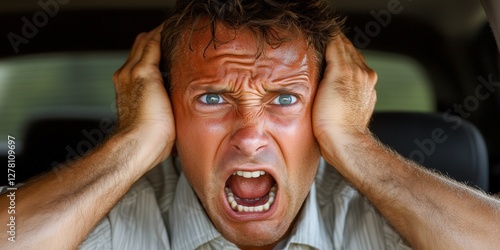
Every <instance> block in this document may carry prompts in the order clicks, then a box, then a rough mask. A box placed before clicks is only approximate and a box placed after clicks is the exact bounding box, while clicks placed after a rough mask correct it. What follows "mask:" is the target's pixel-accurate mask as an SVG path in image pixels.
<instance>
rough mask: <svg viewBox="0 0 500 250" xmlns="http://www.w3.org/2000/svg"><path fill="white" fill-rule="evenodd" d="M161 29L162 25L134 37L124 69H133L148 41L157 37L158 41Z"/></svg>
mask: <svg viewBox="0 0 500 250" xmlns="http://www.w3.org/2000/svg"><path fill="white" fill-rule="evenodd" d="M162 29H163V24H161V25H160V26H158V27H156V28H155V29H153V30H151V31H150V32H147V33H146V32H145V33H141V34H139V35H138V36H137V37H136V40H135V42H134V45H133V46H132V50H131V52H130V55H129V57H128V59H127V61H126V63H125V65H124V68H130V67H133V66H134V65H135V64H137V62H138V61H139V60H140V59H141V58H142V54H143V52H144V47H145V46H146V44H147V43H148V42H149V41H150V40H152V39H154V38H155V36H158V41H159V36H160V34H161V31H162ZM127 66H128V67H127Z"/></svg>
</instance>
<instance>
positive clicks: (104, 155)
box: [0, 133, 157, 249]
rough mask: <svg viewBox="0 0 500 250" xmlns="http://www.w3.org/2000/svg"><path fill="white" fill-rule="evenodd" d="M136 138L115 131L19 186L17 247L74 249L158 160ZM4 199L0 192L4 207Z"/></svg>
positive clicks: (2, 219) (3, 218) (17, 195)
mask: <svg viewBox="0 0 500 250" xmlns="http://www.w3.org/2000/svg"><path fill="white" fill-rule="evenodd" d="M137 138H141V137H140V136H139V135H138V134H132V133H127V134H118V135H116V136H114V137H111V138H109V139H108V140H107V141H106V142H105V143H103V144H102V145H101V146H99V147H98V148H96V149H95V150H94V151H93V152H92V153H90V154H88V155H87V156H85V157H83V158H81V159H79V160H77V161H75V162H71V163H67V165H63V166H60V167H58V168H57V169H56V171H52V172H50V173H48V174H45V175H43V176H41V177H39V178H37V179H36V180H34V181H32V182H31V183H28V184H27V185H25V186H23V187H21V188H19V189H18V190H17V192H16V199H17V200H16V203H17V204H16V224H17V226H16V236H17V237H16V243H15V244H16V246H20V247H24V248H26V249H32V248H40V249H74V248H76V247H77V246H78V245H79V244H80V242H81V241H82V240H83V239H84V238H85V236H86V235H87V234H88V233H89V232H90V231H91V230H92V228H93V227H94V226H95V225H96V224H97V223H98V222H99V221H100V220H101V218H102V217H103V216H104V215H105V214H106V213H107V212H108V211H109V210H110V209H111V208H112V207H113V206H114V204H115V203H116V202H118V200H119V199H120V198H121V197H122V196H123V195H124V194H125V193H126V192H127V190H128V189H129V188H130V186H131V185H132V184H133V183H134V182H135V181H136V180H137V179H138V178H139V177H140V176H142V175H143V174H144V173H145V172H146V171H147V170H149V169H150V168H151V167H152V165H154V164H156V163H157V160H155V159H149V158H148V153H151V154H153V155H154V153H155V152H152V150H151V149H147V148H141V146H142V145H141V141H139V139H137ZM145 139H147V138H145ZM6 198H7V197H6V195H3V196H2V197H1V199H2V200H1V201H0V202H1V205H0V207H1V208H2V209H6V208H7V207H8V200H7V199H6ZM1 216H2V218H1V221H8V219H7V217H6V216H8V214H7V212H6V211H4V212H2V213H1ZM8 243H10V242H9V241H7V240H5V241H1V242H0V244H8ZM0 248H1V247H0Z"/></svg>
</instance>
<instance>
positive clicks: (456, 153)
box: [371, 112, 489, 191]
mask: <svg viewBox="0 0 500 250" xmlns="http://www.w3.org/2000/svg"><path fill="white" fill-rule="evenodd" d="M371 130H372V132H373V133H374V134H375V135H376V136H377V137H378V138H379V139H380V141H382V142H383V143H384V144H386V145H388V146H390V147H391V148H393V149H395V150H396V151H397V152H398V153H399V154H401V155H403V156H404V157H406V158H409V159H411V160H413V161H415V162H417V163H420V164H421V165H423V166H425V167H427V168H431V169H436V170H438V171H439V172H441V173H443V174H445V175H448V176H450V177H451V178H453V179H455V180H458V181H460V182H465V183H466V184H468V185H471V186H477V187H479V188H481V189H483V190H485V191H488V175H489V173H488V170H489V166H488V155H487V150H486V144H485V142H484V139H483V137H482V135H481V133H480V132H479V130H478V129H477V128H476V127H475V126H474V125H472V124H471V123H469V122H467V121H465V120H463V119H461V118H460V117H458V116H452V115H451V114H426V113H402V112H394V113H393V112H387V113H375V114H374V115H373V118H372V122H371Z"/></svg>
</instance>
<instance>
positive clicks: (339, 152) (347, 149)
mask: <svg viewBox="0 0 500 250" xmlns="http://www.w3.org/2000/svg"><path fill="white" fill-rule="evenodd" d="M317 138H318V143H319V145H320V147H321V153H322V155H323V157H324V158H325V160H326V161H327V162H329V163H330V164H331V165H332V166H335V167H336V168H337V169H338V170H341V169H340V168H347V166H348V165H350V164H349V162H350V161H352V160H353V159H354V158H356V157H358V156H360V155H363V154H364V153H362V151H368V150H369V149H370V148H373V147H374V146H376V145H378V143H377V142H376V139H375V138H374V137H373V136H372V134H371V133H370V132H369V131H368V130H361V129H357V128H355V127H352V126H345V127H338V128H333V127H331V128H330V129H326V130H324V131H323V133H321V134H320V135H318V137H317ZM341 172H342V171H341Z"/></svg>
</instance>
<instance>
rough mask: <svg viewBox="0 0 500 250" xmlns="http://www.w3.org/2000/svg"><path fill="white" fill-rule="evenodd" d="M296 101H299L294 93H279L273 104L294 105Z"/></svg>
mask: <svg viewBox="0 0 500 250" xmlns="http://www.w3.org/2000/svg"><path fill="white" fill-rule="evenodd" d="M296 102H297V97H295V96H293V95H279V96H278V97H276V98H275V99H274V100H273V104H276V105H282V106H287V105H292V104H294V103H296Z"/></svg>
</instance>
